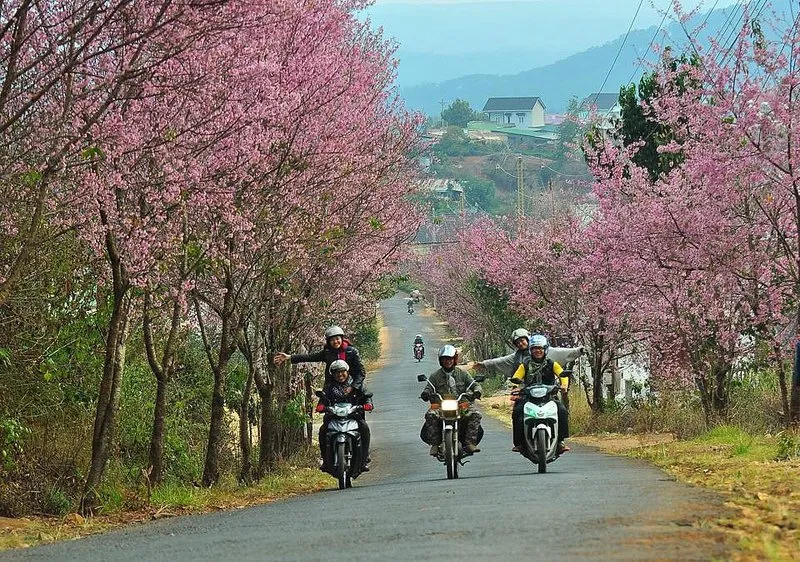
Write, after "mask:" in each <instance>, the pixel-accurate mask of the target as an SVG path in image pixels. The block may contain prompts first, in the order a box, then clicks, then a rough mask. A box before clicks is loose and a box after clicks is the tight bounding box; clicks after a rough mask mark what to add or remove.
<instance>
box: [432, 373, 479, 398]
mask: <svg viewBox="0 0 800 562" xmlns="http://www.w3.org/2000/svg"><path fill="white" fill-rule="evenodd" d="M451 377H452V380H451ZM472 380H473V379H472V376H471V375H470V374H469V373H468V372H467V371H465V370H464V369H461V368H459V367H455V368H454V369H453V370H452V371H451V372H450V374H449V375H448V374H447V373H445V372H444V369H441V368H440V369H438V370H437V371H435V372H434V373H433V374H431V375H430V376H429V377H428V381H429V382H428V384H426V385H425V389H424V390H423V391H422V395H421V396H420V398H422V397H423V396H425V395H426V394H427V395H429V397H430V398H434V395H435V393H437V392H438V393H439V394H441V395H442V396H453V397H454V398H455V397H457V396H458V395H459V394H461V393H462V392H466V390H467V387H468V386H469V385H470V383H472ZM451 383H452V384H451ZM469 391H470V393H474V392H481V393H482V392H483V390H482V389H481V385H480V384H473V385H472V388H470V390H469Z"/></svg>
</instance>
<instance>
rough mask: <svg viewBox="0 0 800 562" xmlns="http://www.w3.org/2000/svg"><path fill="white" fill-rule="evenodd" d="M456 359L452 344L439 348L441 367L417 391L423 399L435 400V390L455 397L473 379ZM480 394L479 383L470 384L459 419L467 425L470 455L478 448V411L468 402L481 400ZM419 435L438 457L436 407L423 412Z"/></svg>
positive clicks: (466, 443)
mask: <svg viewBox="0 0 800 562" xmlns="http://www.w3.org/2000/svg"><path fill="white" fill-rule="evenodd" d="M457 362H458V352H457V351H456V348H455V347H453V346H452V345H445V346H443V347H442V348H441V349H439V365H440V368H439V369H438V370H436V371H434V372H433V374H431V375H430V376H429V377H428V381H429V382H428V384H427V385H425V388H424V389H423V391H422V394H420V398H421V399H422V400H424V401H426V402H431V403H434V402H435V401H438V400H439V397H438V396H436V394H437V393H438V394H439V395H441V396H453V397H457V396H459V395H460V394H461V393H463V392H466V390H467V387H468V386H469V385H470V384H471V383H472V382H473V379H472V376H470V374H469V373H468V372H467V371H465V370H463V369H461V368H459V367H457V366H456V363H457ZM482 393H483V389H482V388H481V386H480V384H477V383H476V384H474V385H472V387H471V388H470V391H469V393H468V394H467V400H468V401H469V402H470V406H469V408H468V409H467V410H466V412H465V413H464V416H463V417H462V422H463V423H464V424H466V426H465V431H464V451H466V452H467V453H470V454H472V453H477V452H479V451H480V449H479V448H478V441H479V440H480V435H481V414H480V413H479V412H478V411H477V410H476V409H475V407H474V406H473V405H472V404H471V403H472V402H473V400H478V399H480V397H481V394H482ZM420 437H422V440H423V441H424V442H425V443H427V444H428V445H430V446H431V450H430V454H431V455H432V456H438V454H439V446H440V445H441V444H442V426H441V421H440V419H439V416H438V415H437V413H436V411H435V410H428V411H427V412H426V413H425V424H424V425H423V426H422V431H421V432H420Z"/></svg>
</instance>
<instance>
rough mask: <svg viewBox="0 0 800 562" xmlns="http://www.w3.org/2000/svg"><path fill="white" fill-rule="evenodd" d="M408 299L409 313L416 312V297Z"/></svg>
mask: <svg viewBox="0 0 800 562" xmlns="http://www.w3.org/2000/svg"><path fill="white" fill-rule="evenodd" d="M406 300H407V302H406V306H407V307H408V312H409V313H413V312H414V299H406Z"/></svg>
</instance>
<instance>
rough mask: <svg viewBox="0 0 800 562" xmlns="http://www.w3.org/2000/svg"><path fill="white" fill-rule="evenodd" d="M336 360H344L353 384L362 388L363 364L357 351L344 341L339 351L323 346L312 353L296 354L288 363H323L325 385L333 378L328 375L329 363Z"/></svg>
mask: <svg viewBox="0 0 800 562" xmlns="http://www.w3.org/2000/svg"><path fill="white" fill-rule="evenodd" d="M337 359H344V360H345V361H346V362H347V365H348V366H349V367H350V376H351V377H352V378H353V384H355V385H357V386H363V384H364V377H365V376H366V372H365V371H364V364H363V363H362V362H361V355H359V353H358V349H356V348H355V347H353V346H352V345H350V342H349V341H347V340H344V343H343V344H342V347H341V348H340V349H339V350H336V349H332V348H330V347H328V344H325V347H323V348H322V349H320V350H319V351H315V352H314V353H297V354H293V355H292V356H291V359H290V361H291V362H292V364H293V365H294V364H295V363H325V384H327V383H328V382H333V377H332V376H331V373H330V366H331V363H333V362H334V361H336V360H337Z"/></svg>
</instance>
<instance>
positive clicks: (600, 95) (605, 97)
mask: <svg viewBox="0 0 800 562" xmlns="http://www.w3.org/2000/svg"><path fill="white" fill-rule="evenodd" d="M617 103H619V92H595V93H593V94H589V95H588V96H586V97H585V98H583V101H581V108H582V109H589V108H590V107H596V108H597V110H598V111H607V110H609V109H611V108H612V107H614V106H615V105H617Z"/></svg>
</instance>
